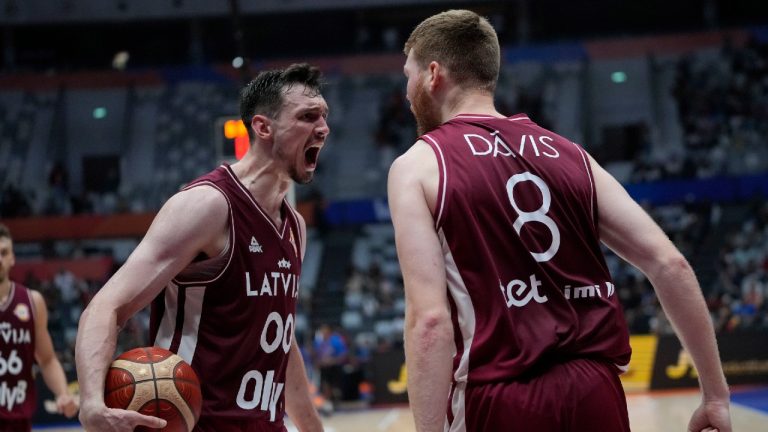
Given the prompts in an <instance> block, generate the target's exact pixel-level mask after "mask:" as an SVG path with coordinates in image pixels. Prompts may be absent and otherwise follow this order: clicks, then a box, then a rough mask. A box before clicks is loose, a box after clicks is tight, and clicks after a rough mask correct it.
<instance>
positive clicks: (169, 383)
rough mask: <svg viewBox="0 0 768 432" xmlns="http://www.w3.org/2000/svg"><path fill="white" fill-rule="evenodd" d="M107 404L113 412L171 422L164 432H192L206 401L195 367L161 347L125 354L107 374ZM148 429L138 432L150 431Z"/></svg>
mask: <svg viewBox="0 0 768 432" xmlns="http://www.w3.org/2000/svg"><path fill="white" fill-rule="evenodd" d="M104 402H105V403H106V405H107V406H108V407H110V408H120V409H127V410H133V411H138V412H140V413H142V414H146V415H150V416H154V417H160V418H162V419H165V420H166V421H167V422H168V425H167V426H166V427H165V428H163V429H161V430H162V431H163V432H189V431H191V430H192V428H193V427H194V426H195V424H196V423H197V420H198V419H199V418H200V408H201V405H202V403H203V397H202V394H201V393H200V381H199V380H198V379H197V374H195V371H194V370H192V367H191V366H189V364H187V362H185V361H184V359H182V358H181V357H179V356H178V355H176V354H174V353H172V352H170V351H168V350H165V349H162V348H157V347H144V348H136V349H132V350H130V351H126V352H125V353H123V354H121V355H120V356H119V357H117V359H115V361H114V362H112V365H111V366H110V367H109V371H108V372H107V381H106V384H105V385H104ZM150 430H158V429H150V428H147V427H144V426H141V427H137V428H136V431H138V432H140V431H150Z"/></svg>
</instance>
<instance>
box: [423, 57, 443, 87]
mask: <svg viewBox="0 0 768 432" xmlns="http://www.w3.org/2000/svg"><path fill="white" fill-rule="evenodd" d="M443 74H445V69H444V68H443V66H442V65H441V64H440V63H438V62H436V61H432V62H430V63H429V66H427V80H428V81H427V88H429V90H430V91H431V92H434V91H435V89H436V88H437V86H439V85H441V84H442V82H443V79H445V77H444V76H443Z"/></svg>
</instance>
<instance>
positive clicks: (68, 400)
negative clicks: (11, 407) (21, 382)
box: [30, 291, 77, 417]
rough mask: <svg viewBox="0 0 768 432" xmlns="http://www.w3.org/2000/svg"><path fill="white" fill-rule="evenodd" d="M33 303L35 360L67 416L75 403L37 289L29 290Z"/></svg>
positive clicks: (46, 312)
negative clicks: (55, 349)
mask: <svg viewBox="0 0 768 432" xmlns="http://www.w3.org/2000/svg"><path fill="white" fill-rule="evenodd" d="M30 293H31V295H32V301H34V303H35V361H37V364H38V365H39V366H40V371H41V372H42V374H43V380H44V381H45V385H47V386H48V388H49V389H50V390H51V392H52V393H53V394H54V395H55V396H56V407H57V408H58V410H59V412H60V413H62V414H64V415H65V416H67V417H72V416H74V415H75V413H76V412H77V403H76V402H75V400H74V398H73V397H72V395H71V394H70V393H69V390H68V388H67V377H66V375H65V374H64V368H62V367H61V363H60V362H59V359H58V358H56V352H55V351H54V350H53V343H52V342H51V335H50V333H48V308H47V307H46V305H45V299H44V298H43V296H42V295H41V294H40V293H39V292H37V291H30Z"/></svg>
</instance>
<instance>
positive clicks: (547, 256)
mask: <svg viewBox="0 0 768 432" xmlns="http://www.w3.org/2000/svg"><path fill="white" fill-rule="evenodd" d="M524 181H530V182H533V184H534V185H536V187H537V188H538V189H539V191H540V192H541V197H542V203H541V207H539V208H538V209H537V210H535V211H532V212H527V211H523V210H520V207H518V205H517V202H515V195H514V191H515V185H517V184H518V183H520V182H524ZM507 196H508V197H509V203H510V204H512V208H514V209H515V211H516V212H517V214H518V215H519V216H518V217H517V219H515V222H514V224H513V225H512V226H514V227H515V231H516V232H517V235H520V231H521V230H522V229H523V225H525V224H526V223H528V222H541V223H543V224H544V225H545V226H546V227H547V228H548V229H549V232H550V233H551V234H552V243H551V244H550V246H549V249H547V250H546V251H544V252H531V256H533V258H534V259H535V260H536V262H544V261H549V260H551V259H552V257H554V256H555V254H556V253H557V250H558V249H560V230H559V229H557V225H555V221H554V220H552V218H551V217H549V216H547V212H549V206H550V204H551V203H552V194H551V193H550V192H549V187H547V184H546V183H544V180H542V179H541V177H539V176H537V175H535V174H531V173H530V172H527V171H526V172H524V173H521V174H515V175H513V176H512V177H510V178H509V180H507Z"/></svg>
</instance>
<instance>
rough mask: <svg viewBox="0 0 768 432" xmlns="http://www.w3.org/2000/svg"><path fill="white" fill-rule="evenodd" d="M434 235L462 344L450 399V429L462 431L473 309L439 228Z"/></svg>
mask: <svg viewBox="0 0 768 432" xmlns="http://www.w3.org/2000/svg"><path fill="white" fill-rule="evenodd" d="M438 236H439V237H440V244H441V245H442V247H443V255H444V256H445V274H446V278H447V282H448V293H449V294H450V296H451V297H452V298H453V302H454V304H455V305H456V312H457V314H458V319H457V321H458V323H459V330H460V331H461V339H462V341H463V345H464V346H463V352H461V360H459V366H458V367H457V368H456V370H455V371H454V373H453V379H454V380H455V381H456V388H455V389H454V393H453V398H452V401H451V406H452V411H453V416H454V418H453V423H452V424H451V429H450V431H451V432H463V431H465V430H466V426H465V421H464V418H465V415H466V412H465V399H464V397H465V395H464V388H465V387H466V382H467V375H468V374H469V353H470V351H471V349H472V342H473V341H474V338H475V325H476V323H475V308H474V305H473V304H472V298H471V297H470V296H469V291H468V290H467V286H466V284H465V283H464V280H463V279H462V278H461V274H460V273H459V268H458V267H457V266H456V261H455V260H454V259H453V254H452V253H451V250H450V249H449V248H448V242H447V241H446V239H445V232H443V230H442V229H440V231H438ZM457 351H458V350H457ZM457 353H458V352H457Z"/></svg>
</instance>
